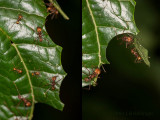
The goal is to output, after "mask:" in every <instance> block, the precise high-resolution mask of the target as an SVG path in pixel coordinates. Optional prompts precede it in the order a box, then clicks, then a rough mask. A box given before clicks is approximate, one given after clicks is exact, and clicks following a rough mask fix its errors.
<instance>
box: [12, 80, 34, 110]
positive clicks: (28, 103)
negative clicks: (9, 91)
mask: <svg viewBox="0 0 160 120" xmlns="http://www.w3.org/2000/svg"><path fill="white" fill-rule="evenodd" d="M13 83H14V85H15V87H16V90H17V92H18V99H19V100H20V102H19V103H18V105H19V104H20V103H21V101H22V102H23V103H24V105H25V107H30V106H31V105H32V103H31V102H30V101H29V100H27V99H26V98H24V97H22V96H21V95H20V92H19V90H18V87H17V85H16V84H15V82H13ZM18 105H17V106H18Z"/></svg>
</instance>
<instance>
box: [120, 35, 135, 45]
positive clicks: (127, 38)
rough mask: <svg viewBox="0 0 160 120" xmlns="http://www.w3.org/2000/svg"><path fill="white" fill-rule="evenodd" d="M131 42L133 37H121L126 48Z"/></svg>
mask: <svg viewBox="0 0 160 120" xmlns="http://www.w3.org/2000/svg"><path fill="white" fill-rule="evenodd" d="M133 40H134V39H133V37H132V36H130V35H128V36H123V37H122V41H124V42H126V48H127V47H128V45H131V44H132V43H133Z"/></svg>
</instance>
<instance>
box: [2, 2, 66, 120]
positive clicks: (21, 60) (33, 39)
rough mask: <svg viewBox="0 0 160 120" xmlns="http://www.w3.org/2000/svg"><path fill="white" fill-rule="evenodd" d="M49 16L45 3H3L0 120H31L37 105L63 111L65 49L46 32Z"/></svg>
mask: <svg viewBox="0 0 160 120" xmlns="http://www.w3.org/2000/svg"><path fill="white" fill-rule="evenodd" d="M55 4H56V3H55ZM48 14H49V13H47V10H46V6H45V3H44V2H43V1H42V0H0V66H1V67H0V120H15V119H16V118H17V119H18V118H19V119H23V118H28V119H29V120H31V119H32V117H33V111H34V104H35V103H37V102H40V103H45V104H48V105H50V106H52V107H54V108H56V109H59V110H62V109H63V106H64V104H63V103H62V102H61V101H60V98H59V90H60V85H61V82H62V80H63V79H64V77H65V76H66V73H65V71H64V70H63V68H62V65H61V51H62V48H61V47H60V46H58V45H56V44H55V43H54V42H53V41H52V40H51V39H50V37H49V36H48V34H47V32H46V29H45V21H46V17H47V15H48ZM20 16H22V17H21V18H20ZM37 27H39V30H42V31H39V32H38V31H37ZM52 77H55V78H56V80H55V81H56V82H55V83H53V82H52ZM14 83H15V84H14ZM51 84H52V85H53V84H55V85H53V86H52V85H51ZM16 87H17V88H16ZM26 100H27V101H29V102H30V103H31V105H29V104H27V102H26ZM27 105H28V106H29V107H27Z"/></svg>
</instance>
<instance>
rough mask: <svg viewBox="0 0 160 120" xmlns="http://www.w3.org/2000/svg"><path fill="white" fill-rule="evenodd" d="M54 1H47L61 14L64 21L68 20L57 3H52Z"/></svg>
mask: <svg viewBox="0 0 160 120" xmlns="http://www.w3.org/2000/svg"><path fill="white" fill-rule="evenodd" d="M53 1H54V0H49V2H50V3H52V4H53V6H54V7H55V8H56V9H57V10H58V11H59V12H60V13H61V15H62V16H63V17H64V19H66V20H69V17H68V16H67V15H66V14H65V13H64V12H63V11H62V9H61V8H60V6H59V5H58V3H57V2H55V1H54V2H53Z"/></svg>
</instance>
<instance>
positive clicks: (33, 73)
mask: <svg viewBox="0 0 160 120" xmlns="http://www.w3.org/2000/svg"><path fill="white" fill-rule="evenodd" d="M39 75H40V72H38V71H36V72H32V76H39Z"/></svg>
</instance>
